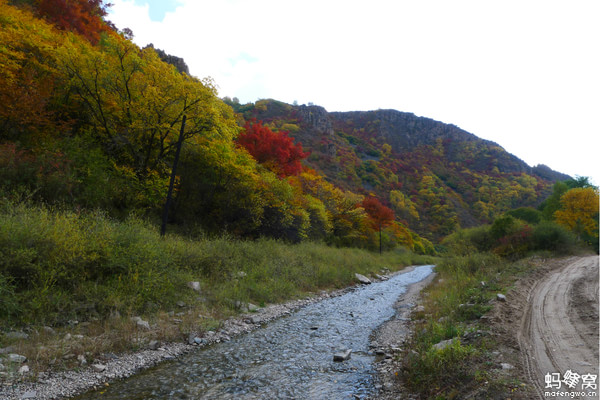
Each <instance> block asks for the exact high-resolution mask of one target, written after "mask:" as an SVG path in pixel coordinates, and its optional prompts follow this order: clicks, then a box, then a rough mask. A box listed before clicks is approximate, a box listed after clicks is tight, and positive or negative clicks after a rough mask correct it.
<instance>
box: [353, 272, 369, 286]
mask: <svg viewBox="0 0 600 400" xmlns="http://www.w3.org/2000/svg"><path fill="white" fill-rule="evenodd" d="M354 277H355V278H356V280H357V281H359V282H360V283H362V284H363V285H368V284H370V283H371V280H370V279H369V278H367V277H366V276H364V275H361V274H359V273H356V274H354Z"/></svg>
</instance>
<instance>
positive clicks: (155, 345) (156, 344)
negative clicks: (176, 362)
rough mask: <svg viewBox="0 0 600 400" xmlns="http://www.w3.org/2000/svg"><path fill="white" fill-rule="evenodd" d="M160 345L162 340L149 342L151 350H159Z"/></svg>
mask: <svg viewBox="0 0 600 400" xmlns="http://www.w3.org/2000/svg"><path fill="white" fill-rule="evenodd" d="M159 347H160V342H159V341H158V340H151V341H150V343H148V348H149V349H150V350H158V348H159Z"/></svg>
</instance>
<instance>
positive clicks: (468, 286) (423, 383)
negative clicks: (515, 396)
mask: <svg viewBox="0 0 600 400" xmlns="http://www.w3.org/2000/svg"><path fill="white" fill-rule="evenodd" d="M544 255H546V256H550V255H551V254H549V253H547V252H546V253H544ZM538 259H539V258H538V257H535V256H531V257H528V258H523V259H520V260H517V261H508V260H506V259H503V258H500V257H499V256H497V255H495V254H492V253H475V254H472V255H468V256H450V257H446V258H444V259H443V260H442V261H441V262H440V263H439V264H438V266H437V267H436V271H437V273H438V274H437V276H436V278H435V280H434V282H433V283H432V284H431V285H430V286H429V287H428V288H426V289H425V290H424V292H423V298H424V301H423V309H422V310H420V311H418V312H417V313H416V315H415V318H416V319H417V321H418V322H417V324H416V327H415V330H414V334H413V337H412V339H411V343H410V345H409V346H407V350H406V353H405V355H404V356H405V360H404V365H403V367H404V370H403V374H402V377H403V380H404V383H405V385H406V386H407V387H408V388H409V389H410V390H412V391H413V392H414V393H418V394H419V396H420V398H427V399H453V398H461V396H465V395H466V394H467V393H469V392H473V391H478V392H477V396H476V397H477V398H499V397H498V396H500V395H501V394H502V393H505V394H506V395H507V396H508V397H510V393H514V391H519V390H521V386H520V382H513V381H510V380H507V379H506V378H505V377H503V376H502V375H498V374H493V373H491V370H492V369H494V368H497V362H496V361H494V360H495V357H494V356H493V353H492V352H493V351H496V350H497V348H498V343H496V341H495V340H494V339H493V335H488V334H487V333H486V329H487V326H486V324H484V323H481V320H480V318H481V317H482V316H483V315H485V313H486V312H487V311H489V310H490V309H491V308H492V304H493V302H494V301H495V300H494V299H495V297H496V295H497V294H498V293H506V292H507V291H508V290H509V289H510V287H511V286H512V285H513V284H514V282H515V281H516V280H517V279H519V278H520V277H521V276H523V275H525V274H526V273H528V272H529V271H531V270H532V269H534V268H536V267H537V266H539V263H538ZM481 332H483V333H481ZM469 333H476V335H475V336H474V337H475V338H476V339H469V340H467V339H466V338H465V336H468V334H469ZM448 339H453V342H452V344H451V345H450V346H448V347H446V348H444V349H442V350H438V349H436V348H435V347H434V345H435V344H437V343H439V342H440V341H442V340H448ZM505 397H506V396H505Z"/></svg>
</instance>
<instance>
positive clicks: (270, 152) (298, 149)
mask: <svg viewBox="0 0 600 400" xmlns="http://www.w3.org/2000/svg"><path fill="white" fill-rule="evenodd" d="M238 143H239V144H240V145H241V146H243V147H244V148H245V149H246V150H247V151H248V153H250V154H251V155H252V157H254V158H255V159H256V161H258V162H259V163H260V164H263V165H264V166H265V167H266V168H268V169H269V170H271V171H273V172H275V173H276V174H277V175H279V176H280V177H286V176H291V175H298V174H299V173H300V172H301V171H302V164H301V161H302V160H303V159H304V158H306V157H308V154H309V153H305V152H304V151H303V150H302V144H300V143H298V144H294V140H293V139H292V138H291V137H289V136H288V132H286V131H281V132H273V131H272V130H271V129H270V128H269V127H267V126H264V125H263V124H262V122H260V121H258V122H256V121H247V122H246V125H245V126H244V132H242V133H241V134H240V135H239V137H238Z"/></svg>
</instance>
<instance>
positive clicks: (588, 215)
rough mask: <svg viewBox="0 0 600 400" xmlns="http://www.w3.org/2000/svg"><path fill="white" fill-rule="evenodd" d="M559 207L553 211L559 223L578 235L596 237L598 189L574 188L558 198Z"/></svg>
mask: <svg viewBox="0 0 600 400" xmlns="http://www.w3.org/2000/svg"><path fill="white" fill-rule="evenodd" d="M560 204H561V208H560V209H559V210H557V211H556V212H555V213H554V218H555V219H556V222H558V223H559V224H561V225H563V226H565V227H567V228H569V229H570V230H572V231H573V232H574V233H576V234H577V235H579V236H580V237H581V236H582V235H584V234H587V235H589V236H591V237H592V238H595V239H596V240H597V239H598V189H596V188H592V187H586V188H574V189H571V190H569V191H567V192H566V193H565V194H563V195H562V196H561V198H560Z"/></svg>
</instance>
